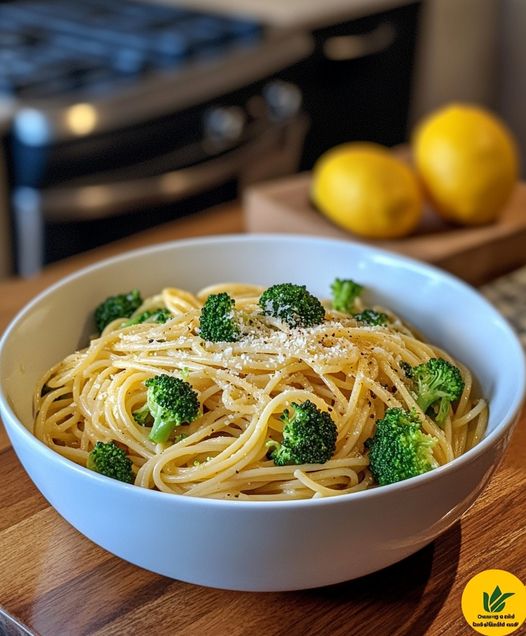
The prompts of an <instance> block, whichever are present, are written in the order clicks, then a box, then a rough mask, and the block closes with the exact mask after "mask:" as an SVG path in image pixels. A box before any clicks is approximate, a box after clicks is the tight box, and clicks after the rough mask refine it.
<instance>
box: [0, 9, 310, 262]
mask: <svg viewBox="0 0 526 636" xmlns="http://www.w3.org/2000/svg"><path fill="white" fill-rule="evenodd" d="M310 50H311V42H310V39H309V38H308V37H307V36H305V35H303V34H300V33H294V32H291V31H286V30H279V29H276V28H271V27H269V26H266V25H264V24H262V23H259V22H257V21H254V20H252V19H249V18H246V17H242V16H227V15H224V14H222V15H219V14H218V15H214V14H211V13H202V12H198V11H193V10H190V9H188V8H184V7H177V6H173V5H172V6H161V5H155V4H150V3H142V2H133V1H124V2H121V1H119V0H81V1H80V2H75V3H71V2H68V1H67V0H47V1H38V0H29V1H15V2H7V3H3V4H0V106H2V107H3V110H4V111H9V115H8V116H7V117H6V118H5V121H4V131H5V132H4V139H3V144H2V149H3V154H4V158H5V163H6V164H7V177H6V179H5V181H6V183H5V184H4V185H5V189H6V190H7V192H8V205H7V210H6V211H5V214H7V216H8V222H9V227H10V228H11V232H10V236H11V237H12V238H13V240H12V241H11V250H12V256H13V267H14V269H15V270H16V271H17V272H18V273H20V274H22V275H28V274H31V273H33V272H35V271H37V270H38V269H39V268H40V267H41V266H42V265H43V264H44V263H48V262H51V261H54V260H57V259H59V258H62V257H65V256H68V255H70V254H73V253H75V252H78V251H81V250H84V249H88V248H91V247H94V246H96V245H99V244H101V243H103V242H107V241H109V240H113V239H115V238H118V237H121V236H124V235H126V234H129V233H132V232H135V231H139V230H141V229H144V228H146V227H149V226H151V225H154V224H158V223H162V222H165V221H168V220H170V219H173V218H177V217H179V216H183V215H185V214H190V213H192V212H194V211H196V210H198V209H201V208H203V207H205V206H208V205H211V204H214V203H219V202H221V201H223V200H225V199H228V198H232V197H233V196H235V194H236V191H237V189H238V187H239V185H240V184H242V183H244V182H247V181H252V180H255V179H260V178H265V177H270V176H275V175H277V174H284V173H286V172H290V171H292V170H294V169H295V167H296V165H297V162H298V159H299V154H300V150H301V145H302V141H303V136H304V132H305V125H306V124H305V118H304V117H303V115H302V112H301V94H300V91H299V90H298V88H297V87H296V86H294V85H293V84H291V83H290V82H285V81H283V80H282V79H280V72H281V71H283V70H284V69H286V68H290V67H291V66H293V65H295V64H296V63H298V62H299V61H300V60H302V59H303V58H305V57H306V56H307V55H308V54H309V52H310ZM1 110H2V108H0V112H1Z"/></svg>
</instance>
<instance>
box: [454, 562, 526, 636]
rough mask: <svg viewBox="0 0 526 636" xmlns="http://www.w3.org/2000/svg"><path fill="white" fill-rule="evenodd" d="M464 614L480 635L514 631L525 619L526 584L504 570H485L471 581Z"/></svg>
mask: <svg viewBox="0 0 526 636" xmlns="http://www.w3.org/2000/svg"><path fill="white" fill-rule="evenodd" d="M462 613H463V614H464V618H465V619H466V621H467V623H468V625H469V626H470V627H472V628H473V629H474V630H475V631H476V632H479V634H486V635H487V636H491V635H492V634H495V635H497V634H502V635H504V634H512V633H513V632H514V631H516V630H517V629H519V627H520V626H521V625H522V624H523V623H524V620H525V619H526V587H525V586H524V584H523V583H522V581H521V580H520V579H518V578H517V577H516V576H514V575H513V574H511V573H510V572H506V571H505V570H484V572H480V573H479V574H476V575H475V576H474V577H473V578H472V579H470V580H469V581H468V584H467V585H466V587H465V588H464V592H463V593H462Z"/></svg>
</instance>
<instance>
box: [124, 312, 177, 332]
mask: <svg viewBox="0 0 526 636" xmlns="http://www.w3.org/2000/svg"><path fill="white" fill-rule="evenodd" d="M170 318H173V314H172V312H171V311H170V310H169V309H166V307H163V308H162V309H147V310H146V311H143V312H142V313H141V314H139V315H138V316H135V317H134V318H130V319H129V320H127V321H126V322H123V323H122V327H131V325H140V324H142V323H143V322H154V323H158V324H164V323H165V322H166V321H167V320H170Z"/></svg>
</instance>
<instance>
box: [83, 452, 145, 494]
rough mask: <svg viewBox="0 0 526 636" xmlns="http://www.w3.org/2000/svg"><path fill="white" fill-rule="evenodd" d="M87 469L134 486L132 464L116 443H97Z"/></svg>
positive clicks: (90, 455) (89, 458)
mask: <svg viewBox="0 0 526 636" xmlns="http://www.w3.org/2000/svg"><path fill="white" fill-rule="evenodd" d="M86 466H87V468H89V469H90V470H94V471H95V472H97V473H100V474H101V475H105V476H106V477H111V478H112V479H118V480H119V481H124V482H126V483H127V484H132V483H133V481H134V479H135V476H134V474H133V471H132V462H131V460H130V458H129V457H128V456H127V455H126V453H125V452H124V451H123V450H122V448H120V447H119V446H117V444H115V442H108V443H105V442H97V443H96V444H95V446H94V447H93V449H92V451H91V452H90V454H89V455H88V461H87V463H86Z"/></svg>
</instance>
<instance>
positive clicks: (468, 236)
mask: <svg viewBox="0 0 526 636" xmlns="http://www.w3.org/2000/svg"><path fill="white" fill-rule="evenodd" d="M399 154H401V155H402V156H404V157H405V156H407V150H405V149H402V150H399ZM311 182H312V178H311V175H310V173H303V174H299V175H293V176H290V177H284V178H282V179H278V180H276V181H270V182H268V183H263V184H257V185H254V186H252V187H250V188H249V189H248V190H247V191H246V193H245V217H246V225H247V230H248V231H250V232H265V233H266V232H272V233H273V232H284V233H297V234H308V235H312V236H327V237H330V238H336V239H343V240H349V239H352V240H353V241H357V242H365V243H368V244H369V245H374V246H376V247H381V248H384V249H389V250H393V251H395V252H400V253H401V254H406V255H407V256H411V257H413V258H419V259H422V260H424V261H427V262H429V263H433V264H434V265H438V266H439V267H442V268H443V269H445V270H447V271H448V272H451V273H452V274H456V275H457V276H460V277H461V278H463V279H464V280H467V281H468V282H470V283H472V284H474V285H481V284H483V283H485V282H487V281H488V280H491V279H492V278H495V277H497V276H499V275H500V274H504V273H506V272H508V271H511V270H513V269H516V268H518V267H520V266H521V265H525V264H526V249H525V245H526V183H520V184H518V185H517V187H516V188H515V191H514V193H513V195H512V196H511V198H510V200H509V201H508V203H507V204H506V206H505V207H504V209H503V210H502V212H501V214H500V216H499V218H498V220H497V221H496V222H495V223H491V224H489V225H483V226H479V227H456V226H453V225H448V224H446V223H445V222H444V221H442V220H441V219H440V217H439V216H438V215H437V214H436V213H435V212H434V211H433V210H432V209H431V208H430V206H426V207H425V208H424V213H423V215H422V221H421V223H420V225H419V227H418V228H417V229H416V231H415V233H414V234H411V235H410V236H407V237H404V238H400V239H392V240H389V241H386V240H383V241H382V240H364V239H360V238H359V237H357V236H355V235H353V234H351V233H350V232H347V231H345V230H343V229H342V228H340V227H338V226H336V225H335V224H334V223H332V222H331V221H330V220H329V219H328V218H326V217H325V216H323V215H322V214H320V213H319V212H318V211H317V210H316V209H315V208H314V207H313V205H312V204H311V202H310V190H311Z"/></svg>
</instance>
